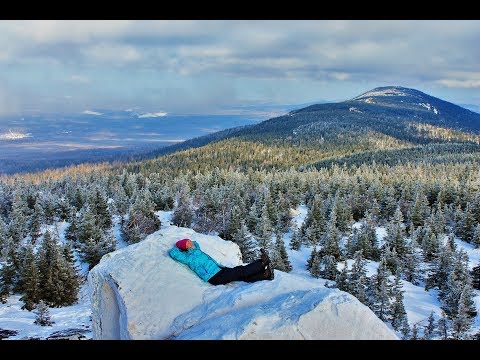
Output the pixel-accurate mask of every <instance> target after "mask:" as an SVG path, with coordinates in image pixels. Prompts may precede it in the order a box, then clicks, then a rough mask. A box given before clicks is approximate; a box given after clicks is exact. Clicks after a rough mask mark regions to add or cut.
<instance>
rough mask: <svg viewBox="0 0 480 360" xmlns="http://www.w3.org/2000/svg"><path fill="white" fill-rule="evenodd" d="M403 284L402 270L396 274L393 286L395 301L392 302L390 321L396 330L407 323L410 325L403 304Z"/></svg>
mask: <svg viewBox="0 0 480 360" xmlns="http://www.w3.org/2000/svg"><path fill="white" fill-rule="evenodd" d="M402 288H403V284H402V281H401V279H400V271H397V273H396V275H395V282H394V284H393V288H392V295H393V296H392V297H393V302H392V304H391V316H390V323H391V324H392V327H393V328H394V329H395V330H396V331H400V330H401V329H402V328H403V327H405V323H407V326H408V319H407V312H406V311H405V306H404V304H403V293H404V291H403V289H402Z"/></svg>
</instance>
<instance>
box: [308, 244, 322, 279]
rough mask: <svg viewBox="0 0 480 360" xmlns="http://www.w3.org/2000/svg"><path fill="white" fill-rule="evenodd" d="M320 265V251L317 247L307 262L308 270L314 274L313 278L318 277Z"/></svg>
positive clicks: (313, 249)
mask: <svg viewBox="0 0 480 360" xmlns="http://www.w3.org/2000/svg"><path fill="white" fill-rule="evenodd" d="M319 265H320V254H319V251H318V250H317V247H316V246H314V247H313V248H312V251H311V253H310V257H309V258H308V260H307V266H306V267H307V270H308V271H309V272H310V274H312V275H313V276H316V277H318V276H317V275H318V267H319Z"/></svg>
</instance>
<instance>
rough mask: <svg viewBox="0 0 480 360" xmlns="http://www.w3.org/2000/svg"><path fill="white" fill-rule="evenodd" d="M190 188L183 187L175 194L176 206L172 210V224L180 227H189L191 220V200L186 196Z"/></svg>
mask: <svg viewBox="0 0 480 360" xmlns="http://www.w3.org/2000/svg"><path fill="white" fill-rule="evenodd" d="M189 191H190V188H189V187H188V186H185V187H183V188H182V189H181V190H180V192H179V193H178V196H177V201H176V202H177V206H176V207H175V210H174V211H173V215H172V224H173V225H175V226H180V227H191V226H192V221H193V208H192V201H191V200H190V197H189V196H188V193H189Z"/></svg>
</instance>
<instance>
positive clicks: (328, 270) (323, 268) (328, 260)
mask: <svg viewBox="0 0 480 360" xmlns="http://www.w3.org/2000/svg"><path fill="white" fill-rule="evenodd" d="M338 273H339V272H338V270H337V260H336V259H335V257H334V256H333V255H324V256H323V257H322V258H321V260H320V264H319V271H318V275H319V277H321V278H324V279H328V280H335V279H336V277H337V275H338Z"/></svg>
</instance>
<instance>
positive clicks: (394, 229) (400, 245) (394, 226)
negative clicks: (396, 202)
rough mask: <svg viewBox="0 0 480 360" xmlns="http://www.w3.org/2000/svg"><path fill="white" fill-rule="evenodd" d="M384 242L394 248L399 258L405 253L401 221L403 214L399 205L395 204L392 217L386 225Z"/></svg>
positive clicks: (403, 229)
mask: <svg viewBox="0 0 480 360" xmlns="http://www.w3.org/2000/svg"><path fill="white" fill-rule="evenodd" d="M384 240H385V242H386V244H387V245H389V246H390V248H391V249H392V251H393V250H395V252H396V254H397V255H398V257H399V258H400V259H403V256H404V255H405V247H406V242H405V225H404V223H403V214H402V211H401V209H400V206H397V208H396V209H395V213H394V215H393V219H392V220H391V221H390V222H389V223H388V225H387V235H386V236H385V239H384Z"/></svg>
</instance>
